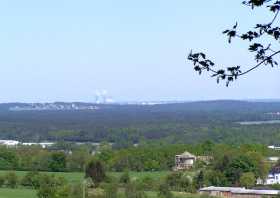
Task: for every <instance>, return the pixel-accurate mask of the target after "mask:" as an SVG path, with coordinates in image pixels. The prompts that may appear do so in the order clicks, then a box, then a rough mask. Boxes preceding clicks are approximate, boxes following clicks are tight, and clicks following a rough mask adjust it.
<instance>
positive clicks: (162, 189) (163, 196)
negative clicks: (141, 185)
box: [158, 183, 173, 198]
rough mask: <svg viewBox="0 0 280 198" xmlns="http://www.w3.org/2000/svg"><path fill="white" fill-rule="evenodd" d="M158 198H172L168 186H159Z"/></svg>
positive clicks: (164, 184)
mask: <svg viewBox="0 0 280 198" xmlns="http://www.w3.org/2000/svg"><path fill="white" fill-rule="evenodd" d="M158 197H159V198H173V195H172V193H171V191H170V190H169V186H168V185H167V184H166V183H163V184H160V186H159V192H158Z"/></svg>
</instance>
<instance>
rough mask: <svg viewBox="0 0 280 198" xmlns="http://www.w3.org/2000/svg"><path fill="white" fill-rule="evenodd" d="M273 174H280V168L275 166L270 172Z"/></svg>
mask: <svg viewBox="0 0 280 198" xmlns="http://www.w3.org/2000/svg"><path fill="white" fill-rule="evenodd" d="M270 173H271V174H278V173H280V166H274V167H273V168H272V169H271V171H270Z"/></svg>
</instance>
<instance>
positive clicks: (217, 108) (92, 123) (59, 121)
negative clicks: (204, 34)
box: [0, 101, 280, 147]
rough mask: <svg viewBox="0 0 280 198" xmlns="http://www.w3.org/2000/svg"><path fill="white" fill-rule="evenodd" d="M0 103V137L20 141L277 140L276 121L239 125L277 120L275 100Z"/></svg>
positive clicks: (278, 107) (279, 109)
mask: <svg viewBox="0 0 280 198" xmlns="http://www.w3.org/2000/svg"><path fill="white" fill-rule="evenodd" d="M15 105H17V106H21V105H25V104H1V105H0V139H15V140H20V141H26V142H28V141H33V142H34V141H35V142H39V141H46V140H48V141H74V142H102V141H107V142H115V143H117V144H120V145H116V146H117V147H123V146H125V144H128V145H126V146H129V145H130V144H134V143H140V142H141V141H142V142H143V141H145V142H147V141H149V140H152V141H161V142H167V143H199V142H203V141H204V140H206V139H208V140H211V141H213V142H217V143H221V142H222V143H230V144H231V143H239V144H242V143H264V144H278V143H279V142H280V135H279V134H280V133H279V132H280V131H279V129H280V124H262V125H240V124H239V123H238V122H240V121H263V120H279V119H280V116H279V115H276V114H271V113H275V112H280V102H245V101H205V102H189V103H178V104H159V105H151V106H142V105H98V107H99V109H98V110H92V111H89V110H88V111H9V108H10V107H13V106H15Z"/></svg>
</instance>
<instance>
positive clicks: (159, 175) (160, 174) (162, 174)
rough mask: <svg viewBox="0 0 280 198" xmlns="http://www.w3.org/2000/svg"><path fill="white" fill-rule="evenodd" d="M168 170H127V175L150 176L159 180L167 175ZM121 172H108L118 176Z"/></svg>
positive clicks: (133, 177)
mask: <svg viewBox="0 0 280 198" xmlns="http://www.w3.org/2000/svg"><path fill="white" fill-rule="evenodd" d="M169 173H170V172H169V171H159V172H129V175H130V177H131V179H143V178H145V177H151V178H153V179H155V180H159V179H162V178H164V177H165V176H166V175H168V174H169ZM122 174H123V173H122V172H110V173H109V175H110V176H113V177H116V178H120V176H121V175H122Z"/></svg>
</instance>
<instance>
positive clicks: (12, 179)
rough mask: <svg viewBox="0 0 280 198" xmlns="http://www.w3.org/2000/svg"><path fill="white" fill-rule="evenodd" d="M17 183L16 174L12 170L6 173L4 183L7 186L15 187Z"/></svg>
mask: <svg viewBox="0 0 280 198" xmlns="http://www.w3.org/2000/svg"><path fill="white" fill-rule="evenodd" d="M17 184H18V178H17V175H16V174H15V173H14V172H9V173H7V175H6V185H7V187H9V188H16V187H17Z"/></svg>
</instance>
